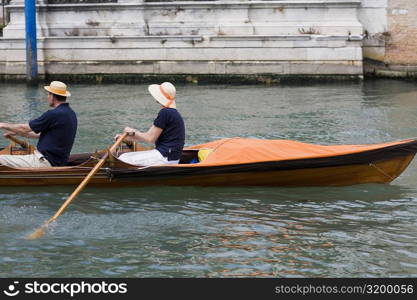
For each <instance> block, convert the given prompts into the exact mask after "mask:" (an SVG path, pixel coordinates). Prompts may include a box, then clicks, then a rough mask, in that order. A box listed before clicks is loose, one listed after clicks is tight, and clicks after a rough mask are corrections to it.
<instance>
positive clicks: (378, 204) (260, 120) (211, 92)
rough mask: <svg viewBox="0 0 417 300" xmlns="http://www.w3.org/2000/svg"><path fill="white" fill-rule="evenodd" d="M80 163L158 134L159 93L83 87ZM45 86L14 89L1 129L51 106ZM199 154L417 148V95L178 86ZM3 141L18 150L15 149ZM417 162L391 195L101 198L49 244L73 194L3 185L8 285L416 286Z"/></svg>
mask: <svg viewBox="0 0 417 300" xmlns="http://www.w3.org/2000/svg"><path fill="white" fill-rule="evenodd" d="M70 91H71V92H72V94H73V97H71V98H70V100H71V105H72V107H73V109H74V110H75V111H77V112H78V119H79V131H78V135H77V141H76V143H75V146H74V149H73V152H74V153H75V152H84V151H93V150H96V149H101V148H104V147H107V146H109V145H111V144H112V143H113V139H112V138H113V136H114V135H115V134H117V133H118V132H120V131H121V130H122V129H123V128H124V127H125V126H131V127H136V128H138V129H141V130H146V129H148V127H149V126H150V125H151V123H152V121H153V118H154V117H155V116H156V114H157V112H158V105H157V104H156V103H155V102H154V101H153V100H152V99H151V98H150V96H149V95H148V93H147V86H145V85H95V86H94V85H70ZM45 99H46V94H45V93H44V92H43V91H42V88H39V89H36V88H27V87H26V86H25V85H24V84H5V83H0V122H2V121H5V122H22V121H28V120H29V119H31V118H34V117H36V116H38V115H39V114H40V113H42V112H43V111H45V110H46V109H48V107H47V105H46V101H45ZM177 106H178V109H179V111H180V112H181V113H182V115H183V117H184V119H185V122H186V130H187V134H186V144H187V145H192V144H196V143H201V142H206V141H210V140H213V139H219V138H224V137H232V136H240V137H256V138H268V139H293V140H298V141H302V142H311V143H326V144H329V143H331V144H333V143H334V144H365V143H378V142H385V141H392V140H398V139H404V138H412V137H417V84H416V83H413V82H400V81H384V80H380V81H366V82H363V83H338V84H314V85H304V86H300V85H288V86H270V87H267V86H228V85H221V86H220V85H208V86H198V85H187V86H178V96H177ZM1 140H2V141H3V142H1V143H0V144H2V145H7V141H6V140H4V139H1ZM416 182H417V165H416V163H415V162H412V163H411V165H410V166H409V168H408V169H407V170H406V171H405V172H404V173H403V174H402V175H401V176H400V177H399V178H397V179H396V180H395V181H394V182H392V183H391V184H388V185H357V186H350V187H338V188H326V187H324V188H249V187H248V188H245V187H242V188H200V187H187V188H180V187H175V188H173V187H157V188H128V189H122V188H120V189H105V188H104V189H98V188H87V189H86V190H84V192H83V193H82V194H80V195H79V197H78V198H77V199H76V200H75V201H74V202H73V204H71V205H70V207H69V208H68V209H67V210H66V211H65V213H64V214H63V215H62V216H61V217H60V218H59V219H58V222H56V223H54V224H52V225H51V226H50V227H49V229H48V231H47V233H46V235H45V236H44V237H43V238H42V239H39V240H36V241H27V240H25V239H24V238H23V237H24V236H25V235H26V234H28V233H30V232H31V231H32V230H33V229H34V228H36V227H37V226H39V225H40V224H42V223H43V222H44V221H46V220H47V219H49V218H50V217H51V216H52V215H53V214H54V213H55V212H56V210H57V209H58V208H59V206H60V205H61V204H62V203H63V201H64V200H65V199H66V197H67V196H68V195H69V193H70V192H71V191H72V187H53V188H50V187H48V188H42V187H37V188H33V187H32V188H8V187H0V277H241V276H244V277H415V276H417V244H416V240H417V183H416Z"/></svg>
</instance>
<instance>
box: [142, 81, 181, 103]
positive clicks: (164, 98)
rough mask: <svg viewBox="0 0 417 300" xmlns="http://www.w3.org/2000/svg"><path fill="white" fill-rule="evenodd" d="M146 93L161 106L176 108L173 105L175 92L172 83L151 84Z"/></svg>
mask: <svg viewBox="0 0 417 300" xmlns="http://www.w3.org/2000/svg"><path fill="white" fill-rule="evenodd" d="M148 91H149V93H151V95H152V96H153V97H154V98H155V100H156V101H158V102H159V103H160V104H161V105H162V106H165V107H168V108H177V105H176V104H175V94H176V93H177V91H176V89H175V86H174V85H173V84H172V83H170V82H164V83H162V84H151V85H150V86H149V87H148Z"/></svg>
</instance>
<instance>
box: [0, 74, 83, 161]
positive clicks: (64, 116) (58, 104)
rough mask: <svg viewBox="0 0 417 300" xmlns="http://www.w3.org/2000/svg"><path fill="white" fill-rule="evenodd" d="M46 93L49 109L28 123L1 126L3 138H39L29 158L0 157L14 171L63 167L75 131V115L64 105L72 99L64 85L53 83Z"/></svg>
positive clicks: (17, 156) (1, 124)
mask: <svg viewBox="0 0 417 300" xmlns="http://www.w3.org/2000/svg"><path fill="white" fill-rule="evenodd" d="M45 89H46V90H47V91H48V104H49V106H50V107H52V108H53V109H51V110H48V111H47V112H45V113H44V114H42V115H41V116H40V117H39V118H36V119H34V120H31V121H30V122H29V123H22V124H11V123H0V129H3V130H4V131H5V133H4V135H5V136H7V135H20V136H23V137H29V138H38V139H39V141H38V144H37V146H36V150H35V151H34V153H33V154H30V155H0V164H1V165H5V166H9V167H13V168H47V167H51V166H65V165H66V164H67V162H68V158H69V155H70V152H71V149H72V145H73V144H74V139H75V135H76V132H77V116H76V114H75V112H74V111H73V110H72V109H71V108H70V106H69V104H68V103H67V102H66V99H67V97H69V96H71V94H70V92H69V91H67V86H66V85H65V84H64V83H63V82H60V81H52V82H51V84H50V85H49V86H45Z"/></svg>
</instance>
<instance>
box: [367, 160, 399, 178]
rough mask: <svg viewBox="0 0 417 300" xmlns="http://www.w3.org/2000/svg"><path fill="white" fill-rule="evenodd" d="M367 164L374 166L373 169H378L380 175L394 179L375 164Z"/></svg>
mask: <svg viewBox="0 0 417 300" xmlns="http://www.w3.org/2000/svg"><path fill="white" fill-rule="evenodd" d="M369 165H370V166H371V167H374V168H375V170H377V171H379V172H380V173H381V174H382V175H385V176H387V177H388V178H389V179H391V180H394V179H395V178H394V177H392V176H391V175H389V174H387V173H386V172H385V171H384V170H382V169H381V168H378V167H377V166H375V165H374V164H373V163H369Z"/></svg>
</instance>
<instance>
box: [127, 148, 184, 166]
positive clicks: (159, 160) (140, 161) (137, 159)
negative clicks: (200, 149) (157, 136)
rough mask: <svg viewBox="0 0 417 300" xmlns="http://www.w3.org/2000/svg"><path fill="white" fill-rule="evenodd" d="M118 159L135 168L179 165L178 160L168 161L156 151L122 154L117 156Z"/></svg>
mask: <svg viewBox="0 0 417 300" xmlns="http://www.w3.org/2000/svg"><path fill="white" fill-rule="evenodd" d="M119 159H120V160H121V161H124V162H125V163H128V164H131V165H135V166H155V165H165V164H178V163H179V160H170V161H168V158H166V157H163V156H162V154H161V152H159V151H158V150H156V149H153V150H148V151H137V152H128V153H123V154H122V155H120V156H119Z"/></svg>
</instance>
